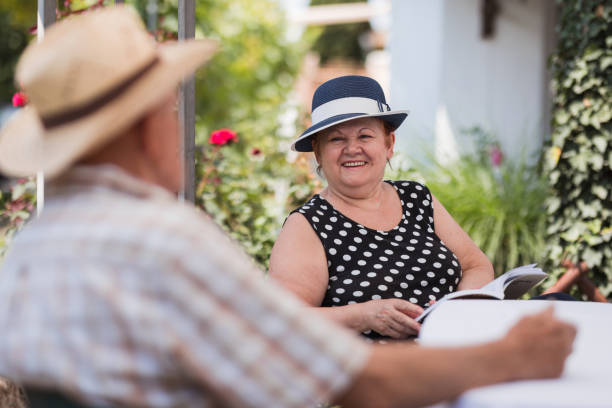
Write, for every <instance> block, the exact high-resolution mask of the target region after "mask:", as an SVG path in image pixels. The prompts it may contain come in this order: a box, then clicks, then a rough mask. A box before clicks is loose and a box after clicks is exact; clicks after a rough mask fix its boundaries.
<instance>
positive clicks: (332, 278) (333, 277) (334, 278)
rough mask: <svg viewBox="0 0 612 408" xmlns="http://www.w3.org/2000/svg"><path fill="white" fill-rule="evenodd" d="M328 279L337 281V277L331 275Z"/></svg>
mask: <svg viewBox="0 0 612 408" xmlns="http://www.w3.org/2000/svg"><path fill="white" fill-rule="evenodd" d="M329 280H330V281H337V280H338V277H337V276H332V277H331V278H329Z"/></svg>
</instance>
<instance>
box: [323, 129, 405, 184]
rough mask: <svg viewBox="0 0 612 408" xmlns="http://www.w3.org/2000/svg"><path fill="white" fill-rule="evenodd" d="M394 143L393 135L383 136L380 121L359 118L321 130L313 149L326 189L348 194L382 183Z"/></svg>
mask: <svg viewBox="0 0 612 408" xmlns="http://www.w3.org/2000/svg"><path fill="white" fill-rule="evenodd" d="M394 143H395V135H394V133H393V132H390V133H389V134H387V132H386V131H385V126H384V124H383V122H382V120H380V119H377V118H360V119H354V120H350V121H348V122H344V123H340V124H338V125H336V126H333V127H331V128H329V129H326V130H323V131H321V132H320V133H319V135H318V136H317V137H316V138H315V139H314V140H313V150H314V152H315V156H316V158H317V161H318V163H319V165H320V166H321V169H322V170H323V172H324V173H325V177H326V178H327V182H328V184H329V186H330V187H331V188H333V189H335V190H338V191H340V192H342V193H344V194H347V195H351V194H350V193H351V192H352V190H355V189H361V188H366V189H367V188H368V187H374V186H376V184H377V183H380V182H381V181H382V179H383V175H384V173H385V166H386V164H387V160H388V159H390V158H391V156H393V145H394Z"/></svg>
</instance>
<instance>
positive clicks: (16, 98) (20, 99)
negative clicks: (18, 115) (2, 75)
mask: <svg viewBox="0 0 612 408" xmlns="http://www.w3.org/2000/svg"><path fill="white" fill-rule="evenodd" d="M26 103H28V98H27V97H26V94H24V93H23V92H17V93H15V95H13V106H14V107H16V108H19V107H21V106H25V105H26Z"/></svg>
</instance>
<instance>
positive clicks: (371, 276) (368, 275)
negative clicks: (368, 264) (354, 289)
mask: <svg viewBox="0 0 612 408" xmlns="http://www.w3.org/2000/svg"><path fill="white" fill-rule="evenodd" d="M375 276H376V272H368V274H367V277H368V278H373V277H375Z"/></svg>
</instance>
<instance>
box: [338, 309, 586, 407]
mask: <svg viewBox="0 0 612 408" xmlns="http://www.w3.org/2000/svg"><path fill="white" fill-rule="evenodd" d="M575 335H576V330H575V329H574V327H573V326H571V325H569V324H566V323H563V322H560V321H558V320H556V319H555V318H554V317H553V312H552V308H549V309H547V310H546V311H544V312H541V313H538V314H536V315H533V316H528V317H525V318H523V319H522V320H521V321H520V322H519V323H517V324H516V325H515V326H514V327H513V328H511V329H510V331H509V332H508V334H507V335H506V336H505V337H504V338H502V339H501V340H498V341H495V342H492V343H489V344H486V345H480V346H472V347H461V348H426V347H418V346H410V345H402V344H395V345H379V346H375V347H373V352H372V354H371V355H370V359H369V361H368V363H367V364H366V366H365V368H364V369H363V370H362V371H361V373H360V374H359V375H358V376H357V377H356V379H355V381H354V382H353V384H352V386H351V387H350V389H349V390H348V391H347V392H346V393H345V394H344V396H342V397H341V398H340V399H339V400H338V403H339V404H341V405H343V406H347V407H369V406H377V407H403V408H406V407H418V406H423V405H429V404H433V403H436V402H440V401H445V400H449V399H452V398H455V397H457V396H459V395H460V394H461V393H463V392H464V391H466V390H468V389H471V388H475V387H480V386H485V385H490V384H495V383H499V382H504V381H510V380H516V379H533V378H552V377H558V376H560V375H561V373H562V371H563V366H564V363H565V359H566V358H567V356H568V355H569V354H570V353H571V350H572V344H573V340H574V337H575Z"/></svg>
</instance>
